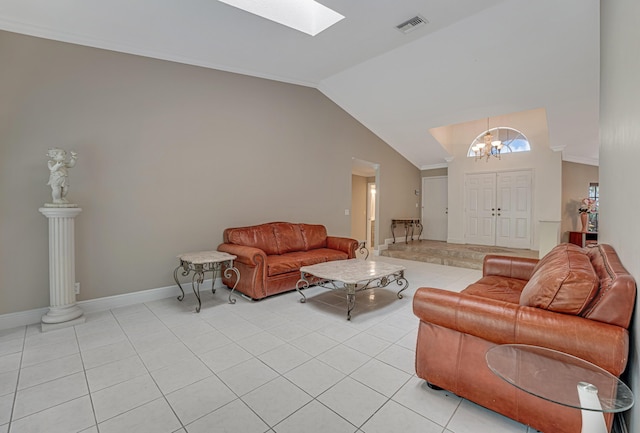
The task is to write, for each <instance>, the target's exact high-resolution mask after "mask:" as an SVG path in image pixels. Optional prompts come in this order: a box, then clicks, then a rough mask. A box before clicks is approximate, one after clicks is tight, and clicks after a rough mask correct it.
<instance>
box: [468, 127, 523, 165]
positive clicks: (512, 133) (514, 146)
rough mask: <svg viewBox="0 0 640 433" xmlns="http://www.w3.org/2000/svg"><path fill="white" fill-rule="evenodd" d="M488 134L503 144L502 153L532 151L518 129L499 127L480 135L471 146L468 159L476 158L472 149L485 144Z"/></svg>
mask: <svg viewBox="0 0 640 433" xmlns="http://www.w3.org/2000/svg"><path fill="white" fill-rule="evenodd" d="M487 132H489V133H490V134H491V135H493V140H500V141H501V142H502V150H501V151H500V152H501V153H505V152H529V151H530V150H531V145H530V144H529V140H528V139H527V137H525V135H524V134H523V133H522V132H520V131H518V130H517V129H513V128H508V127H503V126H499V127H497V128H491V129H489V131H484V132H483V133H482V134H480V135H478V136H477V137H476V139H475V140H473V142H472V143H471V146H469V151H468V152H467V156H468V157H471V158H474V157H475V156H476V154H475V152H474V151H473V149H472V148H473V147H474V146H476V145H478V144H483V143H484V136H485V134H486V133H487Z"/></svg>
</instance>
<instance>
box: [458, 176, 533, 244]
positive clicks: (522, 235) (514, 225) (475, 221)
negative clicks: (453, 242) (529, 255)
mask: <svg viewBox="0 0 640 433" xmlns="http://www.w3.org/2000/svg"><path fill="white" fill-rule="evenodd" d="M531 177H532V176H531V171H530V170H524V171H510V172H500V173H482V174H468V175H466V178H465V224H466V230H465V242H466V243H468V244H476V245H496V246H501V247H510V248H531Z"/></svg>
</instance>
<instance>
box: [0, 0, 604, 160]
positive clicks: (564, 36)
mask: <svg viewBox="0 0 640 433" xmlns="http://www.w3.org/2000/svg"><path fill="white" fill-rule="evenodd" d="M320 2H321V3H322V4H324V5H326V6H328V7H330V8H332V9H334V10H335V11H337V12H339V13H340V14H342V15H344V16H345V17H346V18H345V19H344V20H342V21H340V22H338V23H337V24H335V25H333V26H332V27H330V28H329V29H327V30H325V31H324V32H322V33H320V34H318V35H317V36H314V37H312V36H309V35H307V34H304V33H301V32H298V31H296V30H292V29H290V28H287V27H284V26H281V25H279V24H276V23H274V22H272V21H268V20H266V19H263V18H259V17H257V16H255V15H252V14H249V13H246V12H243V11H241V10H238V9H236V8H234V7H232V6H228V5H226V4H224V3H221V2H219V1H217V0H133V1H132V0H111V1H108V2H106V1H104V0H2V1H1V2H0V29H3V30H8V31H12V32H17V33H24V34H29V35H33V36H39V37H44V38H48V39H54V40H59V41H65V42H72V43H77V44H81V45H88V46H92V47H98V48H105V49H110V50H114V51H121V52H126V53H131V54H138V55H143V56H148V57H154V58H159V59H165V60H171V61H177V62H182V63H186V64H192V65H198V66H204V67H209V68H214V69H221V70H225V71H231V72H237V73H241V74H247V75H252V76H257V77H262V78H268V79H273V80H279V81H284V82H288V83H293V84H299V85H304V86H310V87H316V88H318V89H319V90H320V91H322V92H323V93H324V94H325V95H327V96H328V97H329V98H331V99H332V100H333V101H334V102H336V103H337V104H338V105H340V106H341V107H342V108H343V109H345V110H346V111H347V112H349V113H350V114H351V115H353V116H354V117H355V118H356V119H358V120H359V121H360V122H361V123H363V124H364V125H365V126H367V127H368V128H369V129H370V130H371V131H373V132H374V133H376V134H377V135H378V136H379V137H381V138H382V139H383V140H385V141H386V142H387V143H388V144H389V145H390V146H392V147H393V148H395V149H396V150H397V151H398V152H399V153H401V154H402V155H403V156H405V157H406V158H407V159H408V160H409V161H411V162H412V163H413V164H414V165H416V167H418V168H422V169H424V168H430V167H438V166H445V165H446V163H445V158H446V157H447V156H448V154H447V152H446V151H445V150H444V148H443V147H442V146H441V145H440V144H439V143H438V142H437V141H436V140H435V139H434V138H433V137H432V136H431V135H430V134H429V132H428V130H429V129H430V128H434V127H439V126H444V125H449V124H453V123H461V122H465V121H470V120H476V119H481V118H486V117H488V116H497V115H503V114H508V113H512V112H519V111H524V110H529V109H533V108H544V109H545V110H546V112H547V116H548V119H547V124H548V128H549V141H550V143H551V146H552V147H553V148H556V149H564V150H563V158H564V159H565V160H569V161H574V162H583V163H588V164H597V163H598V142H599V137H598V92H599V87H598V86H599V36H600V32H599V9H600V2H599V1H597V0H562V1H558V0H536V1H531V0H320ZM418 14H419V15H421V16H423V17H424V18H426V19H427V20H428V21H429V23H428V24H427V25H425V26H422V27H420V28H418V29H416V30H414V31H413V32H411V33H409V34H406V35H405V34H402V33H401V32H399V31H398V30H397V29H396V28H395V26H396V25H398V24H400V23H402V22H403V21H406V20H407V19H409V18H412V17H413V16H415V15H418ZM480 132H482V131H479V133H480Z"/></svg>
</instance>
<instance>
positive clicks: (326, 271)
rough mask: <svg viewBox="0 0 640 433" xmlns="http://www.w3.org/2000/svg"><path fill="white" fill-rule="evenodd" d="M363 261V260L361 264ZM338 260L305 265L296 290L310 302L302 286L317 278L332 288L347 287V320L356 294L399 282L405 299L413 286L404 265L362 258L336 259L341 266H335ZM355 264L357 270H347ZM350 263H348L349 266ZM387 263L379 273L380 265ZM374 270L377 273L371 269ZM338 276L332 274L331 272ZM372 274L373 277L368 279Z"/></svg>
mask: <svg viewBox="0 0 640 433" xmlns="http://www.w3.org/2000/svg"><path fill="white" fill-rule="evenodd" d="M358 262H359V263H358ZM333 263H334V262H328V263H320V264H318V265H312V266H304V267H302V268H301V269H300V279H299V280H298V282H297V283H296V290H297V291H298V293H299V294H300V296H302V298H301V299H300V302H301V303H305V302H306V301H307V297H306V296H305V295H304V293H302V291H301V290H300V289H306V288H308V287H309V285H310V282H312V281H314V280H316V281H315V282H314V284H315V285H316V286H319V287H324V288H325V289H330V290H345V291H346V295H347V320H351V311H352V310H353V308H354V307H355V305H356V293H357V292H360V291H363V290H367V289H375V288H383V287H387V286H388V285H390V284H391V283H393V282H395V283H396V284H398V286H400V290H398V292H397V294H396V295H397V296H398V299H402V297H403V296H402V292H403V291H404V290H406V289H407V287H409V282H408V281H407V279H406V278H405V277H404V268H403V267H402V266H395V265H387V264H380V263H376V262H363V261H362V260H357V259H351V260H339V261H337V262H335V264H336V265H337V267H336V268H335V269H332V268H331V266H332V264H333ZM361 263H366V264H371V265H373V266H369V267H365V266H363V265H361ZM350 264H353V266H354V268H353V270H349V269H348V270H347V271H346V272H347V273H349V274H350V275H347V274H346V273H345V267H348V266H349V265H350ZM345 265H346V266H345ZM380 265H382V266H385V267H386V268H383V269H380V270H378V271H377V272H376V266H378V267H379V266H380ZM371 269H373V272H371ZM331 274H333V275H334V276H333V277H331V276H330V275H331ZM367 274H369V275H370V276H372V278H369V279H367V278H366V275H367Z"/></svg>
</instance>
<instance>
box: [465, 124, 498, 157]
mask: <svg viewBox="0 0 640 433" xmlns="http://www.w3.org/2000/svg"><path fill="white" fill-rule="evenodd" d="M496 134H498V137H495V138H496V139H495V140H494V137H493V135H492V134H491V130H490V128H489V118H488V117H487V132H486V133H485V134H484V136H483V137H482V141H479V142H478V143H477V144H474V145H473V146H472V147H471V150H472V151H473V153H474V154H475V160H476V161H480V160H482V159H483V158H486V160H487V162H488V161H489V159H490V158H491V157H492V156H494V157H496V158H498V159H500V151H501V150H502V146H503V144H502V141H500V137H499V135H500V128H496Z"/></svg>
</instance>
